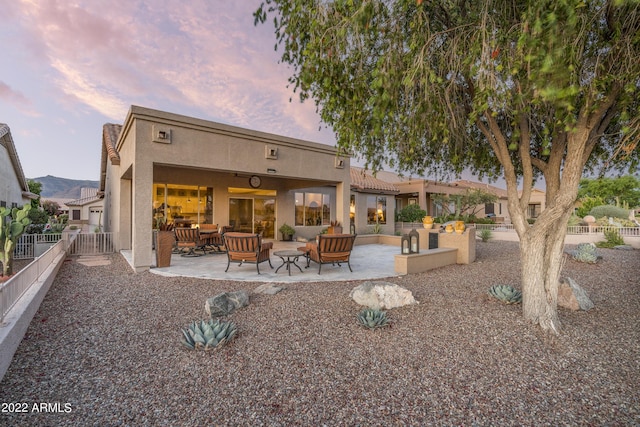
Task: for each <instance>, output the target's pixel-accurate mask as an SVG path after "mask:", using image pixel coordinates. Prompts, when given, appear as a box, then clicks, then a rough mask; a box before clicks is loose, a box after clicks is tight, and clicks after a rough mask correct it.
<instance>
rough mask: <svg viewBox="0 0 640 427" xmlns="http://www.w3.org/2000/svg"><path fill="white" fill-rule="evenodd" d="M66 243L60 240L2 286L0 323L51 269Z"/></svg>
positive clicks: (0, 287) (0, 288)
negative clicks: (32, 286)
mask: <svg viewBox="0 0 640 427" xmlns="http://www.w3.org/2000/svg"><path fill="white" fill-rule="evenodd" d="M65 245H66V242H65V241H64V240H59V241H58V242H57V243H55V244H54V245H53V246H51V247H50V248H49V249H47V250H46V251H45V252H44V253H43V254H42V255H41V256H39V257H37V258H36V259H34V260H33V261H32V262H31V263H29V265H27V266H26V267H24V268H23V269H21V270H20V271H19V272H18V273H17V274H16V275H14V276H12V277H11V279H9V280H7V281H6V282H4V283H2V284H0V316H1V318H0V323H2V322H4V316H5V315H6V314H7V313H8V312H9V310H11V308H12V307H13V306H14V305H15V304H16V302H17V301H18V300H19V299H20V297H22V295H24V293H25V292H27V290H29V288H30V287H31V285H33V284H34V283H36V282H37V281H38V278H39V277H40V276H41V275H42V274H43V273H44V272H45V271H46V270H47V268H49V266H50V265H51V264H52V263H53V261H54V260H55V259H56V258H57V257H58V256H59V255H60V254H61V253H63V252H64V250H65Z"/></svg>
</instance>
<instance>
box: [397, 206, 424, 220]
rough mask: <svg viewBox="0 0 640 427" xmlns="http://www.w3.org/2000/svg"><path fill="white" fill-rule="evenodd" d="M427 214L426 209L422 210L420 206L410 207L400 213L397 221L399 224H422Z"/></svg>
mask: <svg viewBox="0 0 640 427" xmlns="http://www.w3.org/2000/svg"><path fill="white" fill-rule="evenodd" d="M426 214H427V212H426V211H425V210H424V209H420V205H409V206H407V207H406V208H404V209H402V210H401V211H400V212H398V218H397V220H398V221H399V222H422V217H424V216H425V215H426Z"/></svg>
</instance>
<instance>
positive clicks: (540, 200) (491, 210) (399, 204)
mask: <svg viewBox="0 0 640 427" xmlns="http://www.w3.org/2000/svg"><path fill="white" fill-rule="evenodd" d="M378 177H379V178H381V179H384V180H386V181H388V182H391V183H393V184H394V185H395V186H396V187H397V188H398V190H399V194H398V195H397V196H396V211H400V210H402V209H403V208H405V207H407V206H408V205H411V204H417V205H419V206H420V208H421V209H424V210H425V211H426V212H427V214H428V215H431V216H440V215H443V214H444V213H445V212H444V210H443V209H442V207H441V206H438V205H436V204H435V203H434V197H433V196H435V195H438V194H448V195H454V194H463V193H465V192H467V191H469V190H474V189H475V190H482V191H485V192H487V193H491V194H494V195H496V196H497V197H498V200H497V201H496V202H495V203H491V204H487V205H485V206H481V207H480V209H478V211H477V212H476V216H477V217H479V218H482V217H485V216H487V215H491V216H494V217H495V219H496V221H497V222H506V223H510V222H511V218H510V216H509V210H508V208H507V206H508V203H507V200H508V199H507V191H506V190H504V189H502V188H499V187H496V186H493V185H490V184H485V183H482V182H477V181H469V180H459V181H455V182H452V183H446V182H439V181H433V180H428V179H424V178H413V177H409V178H403V177H400V176H398V175H397V174H394V173H392V172H385V174H384V177H382V176H381V175H380V174H378ZM544 207H545V193H544V191H541V190H538V189H534V190H533V193H532V196H531V200H530V202H529V208H528V212H527V217H528V218H536V217H537V216H538V215H539V214H540V212H541V211H542V210H543V209H544Z"/></svg>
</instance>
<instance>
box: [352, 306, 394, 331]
mask: <svg viewBox="0 0 640 427" xmlns="http://www.w3.org/2000/svg"><path fill="white" fill-rule="evenodd" d="M358 322H359V323H360V324H361V325H362V326H364V327H366V328H369V329H375V328H383V327H385V326H389V319H388V318H387V312H386V311H380V310H375V309H373V308H365V309H363V310H362V311H361V312H360V313H358Z"/></svg>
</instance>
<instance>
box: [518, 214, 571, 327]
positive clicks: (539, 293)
mask: <svg viewBox="0 0 640 427" xmlns="http://www.w3.org/2000/svg"><path fill="white" fill-rule="evenodd" d="M569 216H571V211H570V210H567V212H566V213H564V214H563V215H562V216H561V218H559V219H557V220H555V221H554V220H553V219H552V218H549V217H547V218H543V215H541V216H540V217H539V218H538V221H540V222H539V223H538V221H536V224H535V225H534V226H533V227H531V228H530V229H529V230H528V231H527V232H526V233H525V234H524V236H521V237H520V259H521V266H522V271H521V274H522V311H523V315H524V318H525V319H526V320H528V321H530V322H532V323H534V324H539V325H540V327H542V329H543V330H547V331H550V332H553V333H555V334H557V333H559V331H560V320H559V319H558V310H557V309H558V307H557V302H558V285H559V283H560V273H561V269H562V265H563V264H564V263H563V252H564V239H565V236H566V234H567V222H568V219H569Z"/></svg>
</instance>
